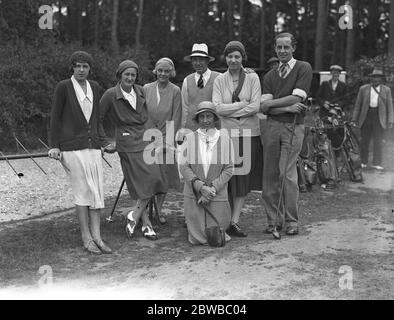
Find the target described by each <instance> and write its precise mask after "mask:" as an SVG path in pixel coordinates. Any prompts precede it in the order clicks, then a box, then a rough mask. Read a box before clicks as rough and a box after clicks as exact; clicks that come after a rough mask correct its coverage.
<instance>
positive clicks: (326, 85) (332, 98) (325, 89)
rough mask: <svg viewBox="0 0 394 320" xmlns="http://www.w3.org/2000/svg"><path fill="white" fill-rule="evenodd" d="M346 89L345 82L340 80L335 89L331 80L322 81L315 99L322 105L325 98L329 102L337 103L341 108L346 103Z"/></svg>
mask: <svg viewBox="0 0 394 320" xmlns="http://www.w3.org/2000/svg"><path fill="white" fill-rule="evenodd" d="M346 91H347V90H346V84H345V83H344V82H342V81H338V85H337V87H336V89H335V91H334V90H333V89H332V81H331V80H329V81H324V82H323V83H322V84H321V86H320V87H319V90H318V91H317V94H316V100H317V102H318V104H319V105H323V103H324V101H326V100H327V101H329V102H330V103H338V104H339V106H340V107H342V108H343V107H344V106H346V104H347V101H346Z"/></svg>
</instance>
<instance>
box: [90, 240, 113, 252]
mask: <svg viewBox="0 0 394 320" xmlns="http://www.w3.org/2000/svg"><path fill="white" fill-rule="evenodd" d="M94 243H95V244H96V245H97V247H98V248H99V249H100V250H101V252H102V253H105V254H111V253H112V249H111V248H110V247H108V246H107V245H106V244H105V242H104V241H103V240H101V239H100V240H94Z"/></svg>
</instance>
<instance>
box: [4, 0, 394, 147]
mask: <svg viewBox="0 0 394 320" xmlns="http://www.w3.org/2000/svg"><path fill="white" fill-rule="evenodd" d="M393 2H394V1H389V0H376V1H366V0H351V1H346V2H345V0H250V1H248V0H160V1H157V0H128V1H125V0H63V1H43V0H0V150H2V151H5V150H8V151H10V152H13V151H15V149H16V144H15V142H14V140H13V135H14V134H15V135H17V136H18V137H19V138H21V139H22V140H23V141H26V145H27V146H28V148H30V149H32V148H37V147H39V144H38V140H37V138H41V139H43V140H44V141H45V140H46V138H47V128H48V124H49V113H50V106H51V100H52V95H53V90H54V87H55V85H56V83H57V82H58V81H60V80H62V79H65V78H67V77H69V76H70V75H69V74H68V57H69V56H70V54H71V53H72V52H73V51H75V50H86V51H88V52H90V53H91V54H92V55H93V57H94V66H93V74H92V75H91V78H92V79H94V80H96V81H98V82H99V83H100V85H101V86H102V87H103V89H107V88H109V87H111V86H113V85H114V84H115V83H116V79H115V70H116V67H117V65H118V63H119V62H120V61H122V60H123V59H126V58H131V59H134V60H135V61H136V62H137V63H138V64H139V66H140V68H141V77H140V83H141V84H144V83H146V82H149V81H153V80H154V77H153V74H152V73H151V70H152V69H153V66H154V63H155V61H157V60H158V59H159V58H160V57H163V56H168V57H170V58H172V59H173V61H174V62H175V66H176V69H177V77H176V78H175V79H174V82H175V83H176V84H178V85H180V84H181V82H182V80H183V78H184V76H185V75H186V74H188V73H189V72H191V67H190V65H189V64H188V63H186V62H185V61H184V60H183V57H184V56H185V55H187V54H189V53H190V49H191V46H192V44H193V43H195V42H206V43H207V44H208V45H209V48H210V54H211V55H213V56H214V57H216V61H215V62H213V63H212V65H211V68H213V69H218V70H223V69H224V68H225V64H224V62H223V60H222V59H221V55H222V51H223V48H224V46H225V44H226V43H227V42H228V41H229V40H233V39H238V40H241V41H242V42H243V43H244V44H245V47H246V49H247V53H248V57H249V59H248V61H247V62H246V65H247V66H249V67H253V68H255V69H256V71H257V72H258V73H259V74H260V75H261V78H262V76H263V74H264V73H265V71H266V65H265V62H266V60H268V58H269V57H271V56H272V55H273V54H274V53H273V50H272V48H273V38H274V36H275V34H276V33H277V32H280V31H291V32H293V33H294V34H295V36H296V37H297V39H298V45H297V51H296V54H295V55H296V58H298V59H304V60H307V61H309V62H310V63H311V64H312V65H313V67H314V70H315V77H314V85H313V90H312V96H313V94H314V92H315V89H316V88H317V84H318V72H319V71H321V70H327V69H328V67H329V65H331V64H333V63H336V64H341V65H343V66H344V67H346V70H347V71H348V83H349V86H350V89H351V90H350V92H351V95H352V96H351V98H352V99H354V96H355V95H356V93H357V90H358V87H359V86H360V85H361V84H363V83H365V82H366V81H367V77H366V75H367V74H368V73H369V72H370V71H371V70H372V68H373V67H374V66H375V65H380V66H383V67H384V69H385V71H386V72H387V74H388V77H387V82H388V84H389V85H390V86H392V87H394V81H393V77H392V76H391V75H392V74H393V73H394V70H393V65H394V64H393V62H394V61H393V58H388V56H389V55H388V54H390V53H391V54H393V53H394V41H393V40H392V38H394V37H391V38H390V36H389V35H390V28H391V30H392V29H393V25H390V16H391V17H393V16H394V4H393ZM344 4H350V5H351V6H352V8H353V19H354V22H353V24H354V29H353V30H341V29H340V28H339V27H338V20H339V18H340V17H341V14H340V13H339V8H340V6H341V5H344ZM41 5H51V6H52V7H53V9H54V17H53V18H54V20H53V22H54V28H53V30H41V29H40V28H39V26H38V21H39V19H40V17H41V15H40V14H39V12H38V8H39V7H40V6H41ZM59 8H60V10H59Z"/></svg>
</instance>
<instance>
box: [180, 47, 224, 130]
mask: <svg viewBox="0 0 394 320" xmlns="http://www.w3.org/2000/svg"><path fill="white" fill-rule="evenodd" d="M184 59H185V60H186V61H188V62H191V64H192V66H193V69H194V71H195V72H194V73H192V74H189V75H188V76H187V77H186V78H185V79H184V80H183V84H182V92H181V95H182V128H186V129H190V130H193V131H194V130H197V129H198V128H197V124H196V123H195V122H194V121H193V119H192V118H193V115H194V114H195V112H196V111H197V106H198V105H199V103H200V102H202V101H212V91H213V82H214V80H215V78H216V77H217V76H218V75H219V74H220V73H219V72H216V71H211V70H209V68H208V64H209V63H210V62H212V61H214V60H215V58H214V57H211V56H210V55H209V54H208V46H207V45H206V44H205V43H195V44H193V48H192V52H191V54H190V55H188V56H186V57H185V58H184Z"/></svg>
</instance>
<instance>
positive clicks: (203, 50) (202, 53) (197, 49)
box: [184, 43, 215, 62]
mask: <svg viewBox="0 0 394 320" xmlns="http://www.w3.org/2000/svg"><path fill="white" fill-rule="evenodd" d="M192 57H203V58H208V59H209V62H212V61H214V60H215V58H214V57H211V56H210V55H208V46H207V45H206V44H205V43H195V44H193V48H192V53H191V54H190V55H188V56H186V57H184V59H185V60H186V61H189V62H190V61H191V58H192Z"/></svg>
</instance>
